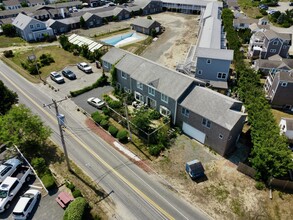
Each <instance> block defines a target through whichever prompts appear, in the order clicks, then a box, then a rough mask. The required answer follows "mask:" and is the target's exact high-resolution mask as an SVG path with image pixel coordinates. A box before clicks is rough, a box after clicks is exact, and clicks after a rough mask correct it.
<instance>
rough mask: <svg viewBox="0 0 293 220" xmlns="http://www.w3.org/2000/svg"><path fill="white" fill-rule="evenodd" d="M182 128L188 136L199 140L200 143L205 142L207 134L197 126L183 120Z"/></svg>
mask: <svg viewBox="0 0 293 220" xmlns="http://www.w3.org/2000/svg"><path fill="white" fill-rule="evenodd" d="M182 130H183V132H184V133H185V134H187V135H188V136H190V137H192V138H194V139H195V140H197V141H199V142H200V143H202V144H204V141H205V138H206V134H205V133H203V132H201V131H199V130H197V129H196V128H194V127H192V126H190V125H189V124H187V123H185V122H183V126H182Z"/></svg>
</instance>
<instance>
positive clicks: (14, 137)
mask: <svg viewBox="0 0 293 220" xmlns="http://www.w3.org/2000/svg"><path fill="white" fill-rule="evenodd" d="M50 134H51V130H50V129H49V128H48V127H47V126H45V125H44V123H43V122H42V120H41V119H40V117H39V116H37V115H34V114H33V113H32V112H31V111H30V110H29V109H28V108H26V107H25V106H24V105H19V106H13V107H12V108H11V109H10V110H9V111H8V112H7V113H6V114H5V115H4V116H2V117H0V142H2V143H10V144H15V145H17V146H19V147H20V148H21V149H22V150H23V151H24V152H27V153H33V154H36V153H38V152H39V150H40V149H39V147H40V146H43V145H44V144H45V142H46V140H47V138H48V137H49V136H50Z"/></svg>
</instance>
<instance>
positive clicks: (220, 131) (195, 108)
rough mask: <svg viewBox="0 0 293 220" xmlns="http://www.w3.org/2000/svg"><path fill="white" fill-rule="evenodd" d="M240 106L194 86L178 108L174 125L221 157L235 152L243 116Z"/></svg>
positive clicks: (230, 99)
mask: <svg viewBox="0 0 293 220" xmlns="http://www.w3.org/2000/svg"><path fill="white" fill-rule="evenodd" d="M241 108H242V102H240V101H237V100H235V99H232V98H230V97H227V96H225V95H222V94H220V93H218V92H216V91H213V90H211V89H208V88H204V87H200V86H196V87H195V88H194V89H193V90H192V91H191V92H190V93H189V94H188V95H187V96H186V97H185V99H184V100H183V101H182V102H181V103H180V104H179V106H178V110H177V124H178V125H180V126H181V127H182V130H183V132H184V133H186V134H187V135H189V136H190V137H192V138H194V139H196V140H197V141H199V142H201V143H202V144H204V145H207V146H209V147H211V148H212V149H213V150H215V151H216V152H217V153H219V154H220V155H222V156H224V155H227V154H229V153H231V152H233V151H234V150H235V144H236V142H237V140H238V138H239V136H240V134H241V131H242V128H243V125H244V121H245V119H246V115H245V114H243V113H242V112H241Z"/></svg>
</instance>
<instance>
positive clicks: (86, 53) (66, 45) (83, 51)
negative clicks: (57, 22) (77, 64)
mask: <svg viewBox="0 0 293 220" xmlns="http://www.w3.org/2000/svg"><path fill="white" fill-rule="evenodd" d="M59 42H60V44H61V46H62V48H63V49H64V50H66V51H69V52H71V53H73V54H74V55H75V56H78V55H81V56H83V57H84V58H86V59H88V60H90V61H92V62H93V61H95V60H99V59H100V58H101V57H102V55H103V53H102V52H101V51H100V50H94V52H91V51H90V50H89V48H88V45H85V44H83V45H81V46H78V45H76V44H72V43H70V42H69V41H68V37H67V36H65V35H64V34H63V35H61V36H60V37H59Z"/></svg>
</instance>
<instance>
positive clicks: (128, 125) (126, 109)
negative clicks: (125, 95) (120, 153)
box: [124, 101, 132, 142]
mask: <svg viewBox="0 0 293 220" xmlns="http://www.w3.org/2000/svg"><path fill="white" fill-rule="evenodd" d="M124 106H125V115H126V121H127V128H128V132H129V139H130V141H131V142H132V134H131V130H130V123H129V117H128V107H127V104H126V102H125V101H124Z"/></svg>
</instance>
